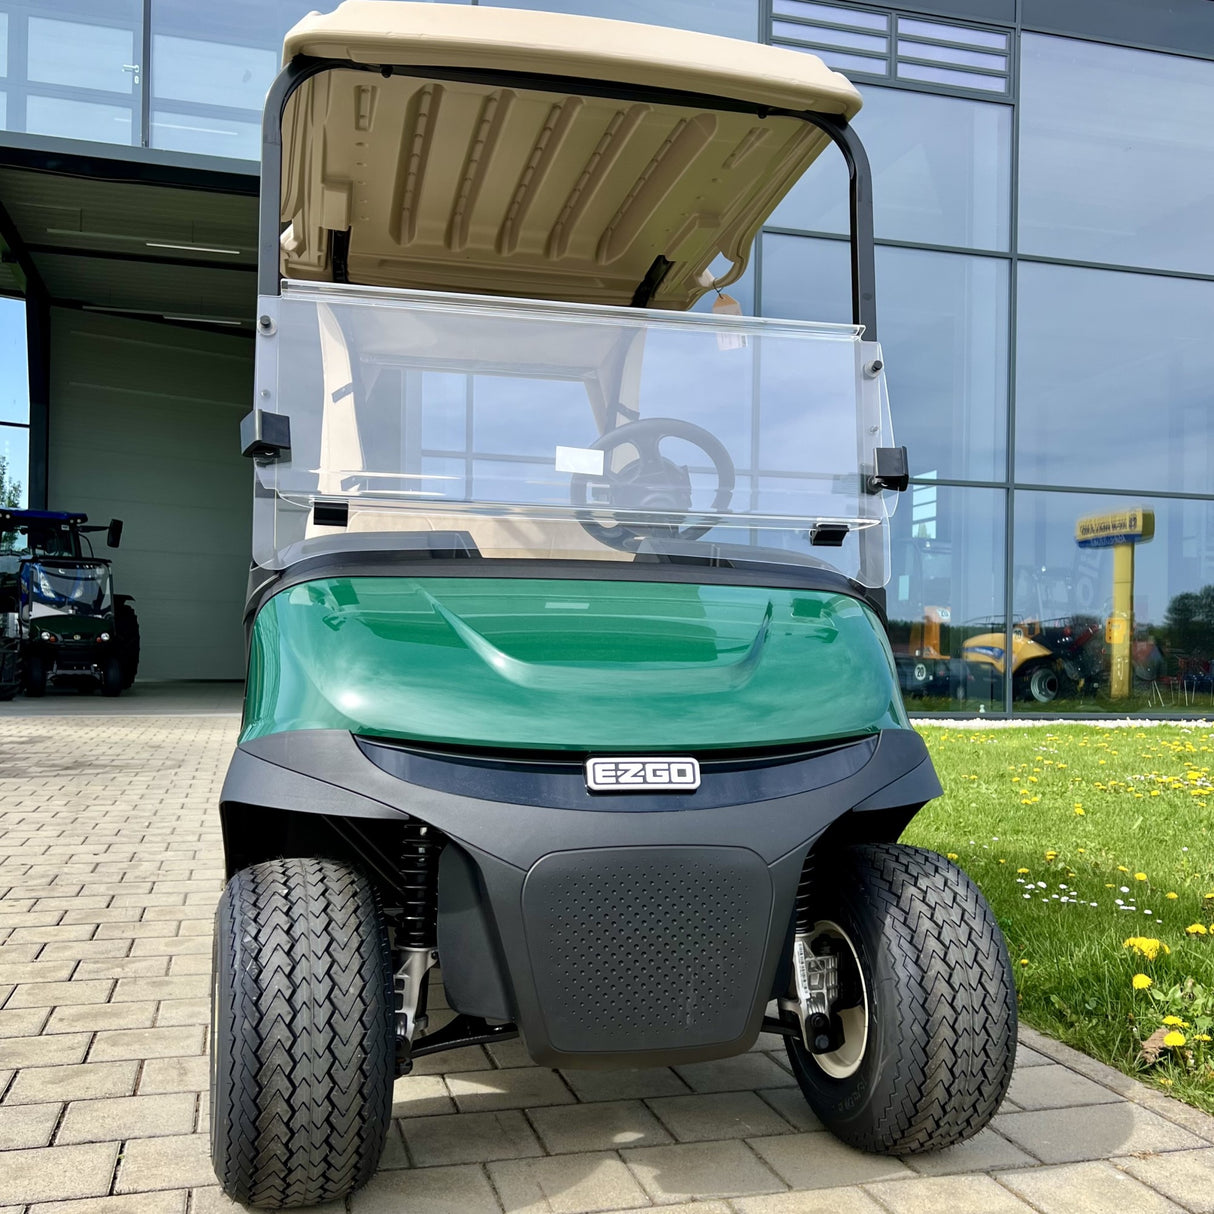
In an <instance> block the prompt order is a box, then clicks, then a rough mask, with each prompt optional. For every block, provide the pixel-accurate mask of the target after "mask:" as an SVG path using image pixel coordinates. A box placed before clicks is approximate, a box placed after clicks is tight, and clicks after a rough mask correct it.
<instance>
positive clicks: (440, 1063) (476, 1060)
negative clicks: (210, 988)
mask: <svg viewBox="0 0 1214 1214" xmlns="http://www.w3.org/2000/svg"><path fill="white" fill-rule="evenodd" d="M210 1016H211V1013H210V1009H209V1007H208V1010H207V1019H208V1021H209V1020H210ZM431 1023H433V1020H431ZM504 1044H510V1043H509V1042H506V1043H504ZM527 1065H528V1066H532V1065H534V1064H533V1063H532V1062H531V1060H530V1059H528V1060H527ZM492 1069H493V1063H492V1062H490V1061H489V1055H488V1054H486V1053H485V1051H484V1048H483V1047H482V1046H479V1045H476V1046H463V1047H461V1048H460V1049H458V1050H441V1051H440V1052H439V1053H437V1054H426V1055H425V1056H423V1057H421V1058H415V1059H414V1060H413V1069H412V1070H411V1071H410V1072H409V1074H410V1075H445V1074H447V1072H448V1071H452V1072H459V1073H460V1074H463V1073H464V1072H465V1071H491V1070H492Z"/></svg>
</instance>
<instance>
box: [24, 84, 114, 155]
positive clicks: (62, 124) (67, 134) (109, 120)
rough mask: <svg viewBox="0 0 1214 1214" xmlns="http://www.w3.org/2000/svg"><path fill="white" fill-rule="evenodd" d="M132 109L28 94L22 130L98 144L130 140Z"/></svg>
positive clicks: (34, 133) (32, 133) (33, 133)
mask: <svg viewBox="0 0 1214 1214" xmlns="http://www.w3.org/2000/svg"><path fill="white" fill-rule="evenodd" d="M134 118H135V115H134V111H133V110H131V109H130V107H129V106H122V105H101V104H100V103H98V102H94V101H68V100H66V99H65V98H63V97H40V96H37V95H36V94H31V95H30V96H29V97H27V98H26V101H25V129H26V130H27V131H28V132H29V133H30V134H31V135H58V136H60V137H61V138H63V139H88V140H92V141H96V142H99V143H127V144H129V143H131V142H132V133H133V131H134Z"/></svg>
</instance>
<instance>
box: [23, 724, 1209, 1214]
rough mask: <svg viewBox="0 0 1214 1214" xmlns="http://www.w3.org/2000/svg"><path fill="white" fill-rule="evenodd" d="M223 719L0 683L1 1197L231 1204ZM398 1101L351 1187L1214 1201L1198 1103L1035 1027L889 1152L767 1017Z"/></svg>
mask: <svg viewBox="0 0 1214 1214" xmlns="http://www.w3.org/2000/svg"><path fill="white" fill-rule="evenodd" d="M115 707H116V708H119V710H120V706H118V705H116V706H115ZM235 732H236V721H235V718H233V717H230V716H195V717H155V716H143V717H132V716H126V717H123V716H111V717H107V716H101V715H86V716H74V717H56V716H37V717H30V716H24V715H21V714H20V707H19V704H17V705H11V706H10V705H5V706H4V708H3V715H0V1214H17V1212H23V1214H211V1212H219V1211H222V1210H225V1209H227V1208H230V1207H231V1205H232V1203H231V1202H228V1201H226V1199H224V1198H223V1197H222V1196H221V1195H220V1193H219V1190H218V1188H217V1187H216V1185H215V1178H214V1175H213V1174H212V1172H211V1167H210V1162H209V1159H208V1156H207V1139H206V1119H207V1107H206V1106H207V1097H206V1091H205V1089H206V1084H207V1078H206V1056H205V1053H206V1048H207V1041H206V1036H207V1032H208V1007H207V994H208V983H209V977H208V970H209V965H210V932H211V914H212V910H213V908H214V904H215V899H216V896H217V894H218V892H219V888H220V880H221V858H220V843H219V828H218V822H217V817H216V813H215V805H216V800H217V796H218V792H219V786H220V782H221V780H222V778H223V772H224V769H225V766H226V764H227V760H228V756H229V754H230V751H231V747H232V744H233V741H234V738H235ZM436 1002H437V1004H438V1006H439V1008H440V1009H441V1005H442V999H441V993H440V995H439V998H438V999H437V1001H436ZM441 1014H442V1013H441V1010H440V1011H439V1012H438V1013H437V1016H441ZM772 1047H775V1048H772ZM396 1101H397V1103H396V1108H395V1112H396V1115H397V1120H396V1121H395V1122H394V1123H393V1127H392V1133H391V1136H390V1140H389V1143H388V1149H387V1152H386V1154H385V1156H384V1160H383V1164H382V1166H381V1169H380V1172H379V1174H378V1175H377V1176H376V1177H375V1179H374V1180H373V1181H372V1182H371V1184H370V1185H368V1186H367V1188H365V1189H364V1190H362V1191H361V1192H360V1193H357V1194H355V1195H354V1197H353V1198H352V1199H351V1200H350V1202H349V1207H350V1214H432V1212H442V1214H480V1212H481V1211H484V1212H486V1214H497V1212H499V1211H502V1210H505V1211H507V1212H510V1214H513V1212H519V1214H521V1212H524V1211H526V1212H527V1214H533V1212H534V1214H540V1212H551V1214H578V1212H581V1211H608V1210H633V1209H639V1208H647V1207H651V1206H654V1205H660V1206H662V1207H663V1208H664V1209H665V1210H667V1211H669V1212H671V1214H677V1212H678V1211H680V1210H686V1211H688V1212H689V1214H690V1212H692V1211H694V1214H811V1212H814V1211H821V1212H824V1214H827V1212H828V1214H879V1212H880V1211H886V1212H892V1214H915V1212H917V1211H956V1212H961V1211H968V1212H973V1214H978V1212H990V1214H1002V1212H1003V1211H1007V1212H1009V1214H1011V1212H1013V1211H1021V1212H1023V1211H1027V1210H1038V1211H1041V1212H1043V1214H1083V1212H1087V1211H1117V1214H1153V1212H1155V1211H1160V1212H1163V1211H1180V1210H1187V1211H1190V1212H1192V1214H1198V1212H1200V1211H1205V1212H1214V1119H1212V1118H1209V1117H1206V1116H1204V1115H1202V1114H1200V1113H1197V1112H1195V1111H1194V1110H1192V1109H1190V1108H1188V1107H1187V1106H1184V1105H1181V1104H1178V1103H1177V1102H1175V1101H1173V1100H1169V1099H1168V1098H1166V1097H1164V1096H1162V1095H1160V1094H1159V1093H1157V1092H1153V1091H1150V1090H1148V1089H1146V1088H1144V1087H1142V1086H1141V1085H1138V1084H1136V1083H1134V1082H1132V1081H1131V1080H1128V1079H1126V1078H1125V1077H1123V1076H1121V1075H1120V1074H1118V1073H1116V1072H1114V1071H1111V1070H1109V1069H1108V1068H1106V1067H1103V1066H1101V1065H1099V1064H1097V1063H1094V1062H1092V1061H1091V1060H1090V1059H1087V1058H1084V1057H1083V1056H1082V1055H1078V1054H1075V1053H1074V1052H1073V1051H1071V1050H1068V1049H1067V1048H1066V1047H1064V1046H1059V1045H1057V1044H1056V1043H1053V1042H1050V1041H1048V1040H1047V1039H1045V1038H1043V1037H1040V1036H1039V1035H1037V1034H1034V1033H1032V1032H1031V1031H1028V1030H1026V1031H1025V1033H1024V1034H1023V1039H1022V1043H1021V1052H1020V1057H1019V1059H1018V1065H1017V1070H1016V1077H1015V1081H1014V1083H1013V1086H1012V1089H1011V1094H1010V1097H1009V1099H1008V1102H1007V1104H1006V1105H1005V1106H1004V1108H1003V1110H1002V1111H1001V1112H1000V1114H999V1115H998V1116H997V1117H996V1118H995V1121H994V1123H993V1125H992V1126H991V1128H989V1129H987V1130H985V1131H984V1132H983V1133H982V1134H980V1135H979V1136H978V1137H977V1138H976V1139H974V1140H973V1141H972V1142H970V1143H967V1144H965V1145H963V1146H961V1147H957V1148H953V1149H952V1150H949V1151H945V1152H943V1153H940V1154H937V1155H929V1156H922V1157H916V1158H911V1159H907V1160H902V1161H899V1160H892V1159H883V1158H876V1157H872V1156H866V1155H862V1154H859V1153H858V1152H855V1151H852V1150H850V1149H849V1148H847V1147H844V1146H843V1145H842V1144H840V1143H839V1142H837V1141H836V1140H835V1139H834V1138H833V1137H831V1135H829V1134H827V1133H825V1132H823V1131H822V1129H821V1127H820V1126H819V1125H818V1123H817V1122H816V1121H815V1120H814V1118H813V1116H812V1115H811V1114H810V1113H809V1111H808V1109H807V1108H806V1106H805V1104H804V1102H803V1101H802V1100H801V1097H800V1095H799V1093H798V1092H797V1090H796V1088H795V1087H794V1085H793V1081H792V1077H791V1075H790V1074H789V1073H788V1070H787V1069H786V1067H785V1065H784V1060H783V1054H782V1051H781V1050H780V1048H779V1044H778V1042H775V1041H773V1040H770V1039H764V1040H762V1041H761V1042H760V1043H759V1046H758V1047H757V1048H756V1049H755V1050H753V1051H752V1052H751V1053H749V1054H747V1055H744V1056H743V1057H740V1058H732V1059H727V1060H725V1061H721V1062H710V1063H703V1064H699V1065H695V1066H682V1067H676V1068H674V1069H673V1070H670V1069H662V1070H653V1071H623V1072H611V1071H581V1072H579V1071H570V1072H556V1071H548V1070H542V1069H540V1068H537V1067H533V1066H530V1065H529V1063H528V1061H527V1059H526V1057H525V1055H524V1054H523V1053H522V1051H521V1049H520V1047H519V1045H518V1043H517V1042H507V1043H503V1044H502V1045H500V1046H494V1047H490V1048H489V1049H487V1050H486V1049H481V1048H476V1049H470V1050H462V1051H456V1052H452V1053H449V1054H444V1055H440V1056H438V1057H436V1058H431V1059H426V1060H424V1061H423V1062H422V1063H421V1064H420V1065H419V1066H418V1068H417V1071H416V1073H415V1074H413V1075H411V1076H409V1077H407V1078H405V1079H402V1080H400V1081H399V1082H398V1083H397V1086H396Z"/></svg>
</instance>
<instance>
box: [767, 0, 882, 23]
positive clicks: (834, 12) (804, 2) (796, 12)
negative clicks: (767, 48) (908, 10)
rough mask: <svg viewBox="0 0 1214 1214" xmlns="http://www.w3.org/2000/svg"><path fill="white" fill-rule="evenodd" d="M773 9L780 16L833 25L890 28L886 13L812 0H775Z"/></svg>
mask: <svg viewBox="0 0 1214 1214" xmlns="http://www.w3.org/2000/svg"><path fill="white" fill-rule="evenodd" d="M771 9H772V12H773V13H774V14H775V15H776V16H778V17H801V18H803V19H804V20H806V21H825V22H828V23H830V24H831V25H850V26H855V27H863V28H865V29H872V30H883V29H888V28H889V18H888V17H887V16H886V15H885V14H884V13H865V12H861V11H860V10H859V9H854V8H836V7H835V6H834V5H833V4H814V3H812V2H811V0H774V2H773V4H772V6H771Z"/></svg>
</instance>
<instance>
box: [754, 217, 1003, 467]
mask: <svg viewBox="0 0 1214 1214" xmlns="http://www.w3.org/2000/svg"><path fill="white" fill-rule="evenodd" d="M849 281H850V280H849V269H848V246H847V245H846V244H845V243H844V242H843V241H839V240H814V239H807V238H805V237H800V236H777V235H774V234H771V233H768V234H767V235H765V236H764V237H763V264H762V283H763V300H762V303H763V307H762V311H763V314H764V315H765V316H784V317H790V318H792V319H796V320H828V321H832V320H833V321H846V320H850V318H851V316H850V313H851V304H850V287H849ZM1007 297H1008V269H1007V263H1006V262H1005V261H1003V260H1002V259H999V258H991V257H968V256H965V255H963V254H958V253H929V252H924V251H922V250H919V249H896V248H889V247H881V248H878V249H877V315H878V316H879V317H880V323H881V329H880V337H881V345H882V349H883V352H884V354H885V367H886V375H887V376H888V379H889V393H890V401H891V406H892V409H893V415H894V434H895V436H896V438H897V441H898V442H899V443H905V444H906V446H907V447H908V448H909V453H910V466H911V473H912V475H914V476H921V475H925V474H927V473H929V472H930V473H932V474H934V475H937V476H941V477H946V478H951V479H960V480H999V479H1002V478H1003V475H1004V471H1005V468H1006V450H1005V445H1006V444H1005V438H1004V434H1005V428H1006V424H1007V423H1006V397H1007V332H1008V329H1007V311H1008V299H1007Z"/></svg>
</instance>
